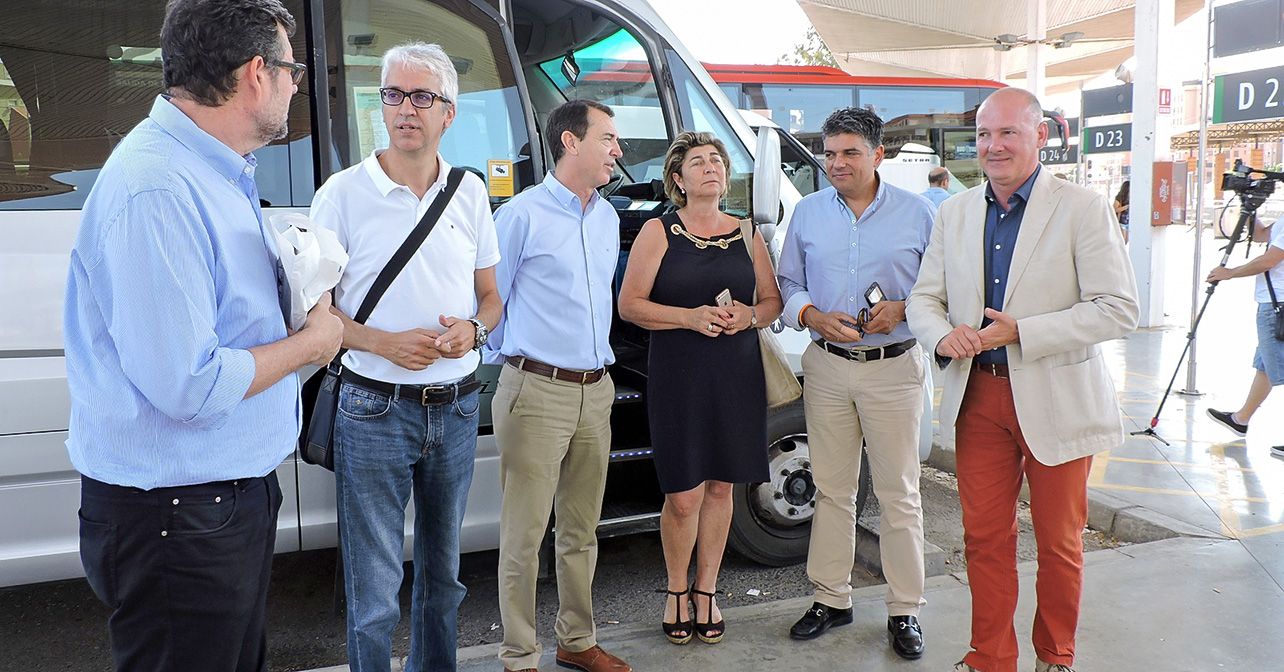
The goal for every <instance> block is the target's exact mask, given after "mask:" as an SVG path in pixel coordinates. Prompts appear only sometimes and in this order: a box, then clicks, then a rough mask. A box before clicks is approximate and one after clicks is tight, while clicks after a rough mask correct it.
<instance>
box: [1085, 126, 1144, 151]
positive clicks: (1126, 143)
mask: <svg viewBox="0 0 1284 672" xmlns="http://www.w3.org/2000/svg"><path fill="white" fill-rule="evenodd" d="M1080 145H1081V146H1082V147H1083V153H1084V154H1105V153H1107V152H1129V151H1132V124H1111V125H1109V126H1094V127H1092V128H1085V129H1083V140H1082V141H1081V142H1080Z"/></svg>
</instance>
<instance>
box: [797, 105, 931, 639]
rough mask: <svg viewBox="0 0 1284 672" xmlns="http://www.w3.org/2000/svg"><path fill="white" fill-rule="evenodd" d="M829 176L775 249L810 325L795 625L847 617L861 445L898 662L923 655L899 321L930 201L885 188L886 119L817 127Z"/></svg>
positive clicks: (915, 431) (910, 419)
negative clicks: (807, 530)
mask: <svg viewBox="0 0 1284 672" xmlns="http://www.w3.org/2000/svg"><path fill="white" fill-rule="evenodd" d="M821 134H822V136H823V137H824V143H825V169H826V173H827V174H828V175H829V179H830V182H831V183H832V184H833V185H834V186H833V187H830V188H828V189H824V190H822V191H818V192H816V193H814V194H810V195H808V196H807V197H805V198H803V199H802V201H800V202H799V203H798V206H797V207H796V208H794V214H793V218H792V219H791V221H790V223H789V231H788V233H787V236H786V238H785V244H784V248H783V250H782V251H781V255H780V268H779V275H778V279H779V281H780V291H781V295H782V296H783V298H784V300H785V312H784V314H783V315H782V319H784V321H785V323H786V324H788V325H789V326H792V327H794V328H796V329H802V328H807V329H810V330H811V336H812V338H813V339H814V341H815V342H814V343H813V344H812V345H811V346H809V347H808V348H807V350H806V352H804V353H803V358H802V365H803V374H804V376H805V377H806V380H807V389H806V391H805V394H804V396H803V401H804V404H805V407H806V412H807V435H808V441H809V445H810V457H811V462H812V469H811V471H812V475H813V477H814V478H815V483H816V513H815V517H814V518H813V519H812V528H811V547H810V549H809V551H808V554H807V575H808V577H809V578H810V579H811V581H812V583H814V584H815V585H816V590H815V597H814V599H815V603H814V604H813V605H812V608H811V609H809V610H808V611H807V613H806V614H804V615H803V617H802V618H801V619H799V621H798V622H797V623H795V624H794V626H793V628H791V629H790V636H792V637H793V638H794V639H812V638H814V637H818V636H820V635H821V634H822V633H824V632H825V631H826V630H827V629H829V628H830V627H833V626H836V625H845V624H848V623H851V622H852V609H851V604H852V603H851V572H852V563H853V562H854V560H855V551H856V491H857V489H858V485H859V483H860V456H861V441H862V439H863V440H865V442H866V444H867V445H866V453H867V454H868V455H869V464H870V468H871V469H872V470H873V472H872V476H873V481H874V492H875V493H877V495H878V501H879V503H880V504H881V505H882V507H883V515H882V520H881V522H880V526H879V530H880V539H881V543H880V548H881V553H882V556H883V573H884V574H885V575H886V577H887V598H886V602H887V613H888V620H887V629H888V637H889V638H890V640H891V645H892V650H893V651H895V652H896V654H897V655H899V656H901V657H903V658H910V659H914V658H919V657H920V656H922V655H923V632H922V629H921V628H920V626H919V624H918V612H919V609H920V608H921V607H922V605H923V604H924V603H925V602H924V600H923V512H922V504H921V502H920V498H919V492H918V475H919V466H918V442H919V421H920V420H921V419H922V415H923V371H924V364H923V353H922V349H921V348H920V347H919V346H918V345H917V343H916V342H915V340H914V337H913V335H912V334H911V333H910V330H909V325H907V324H905V298H906V297H907V296H909V291H910V288H912V287H913V286H914V281H915V279H916V278H917V277H918V267H919V264H920V262H921V260H922V257H923V252H924V251H925V250H926V249H927V245H928V242H929V240H930V239H931V231H932V220H933V218H934V217H935V215H936V208H935V207H933V205H932V204H931V202H930V201H928V200H927V199H925V198H923V197H922V196H919V195H916V194H913V193H911V192H908V191H905V190H904V189H900V188H897V187H894V186H892V185H890V184H887V183H886V182H884V181H883V180H882V179H880V178H879V176H878V172H877V168H878V165H879V163H881V162H882V159H883V146H882V143H883V122H882V120H880V119H879V118H878V116H877V115H875V114H874V113H873V112H870V111H869V110H861V109H857V108H846V109H842V110H838V111H836V112H834V113H833V114H832V115H830V117H829V119H827V120H826V121H825V123H824V125H823V126H822V127H821Z"/></svg>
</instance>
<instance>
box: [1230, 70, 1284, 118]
mask: <svg viewBox="0 0 1284 672" xmlns="http://www.w3.org/2000/svg"><path fill="white" fill-rule="evenodd" d="M1281 117H1284V66H1279V67H1274V68H1266V69H1265V70H1254V71H1252V72H1238V73H1235V74H1232V75H1218V76H1217V78H1216V80H1215V81H1214V83H1213V123H1214V124H1224V123H1227V122H1232V121H1261V120H1264V119H1279V118H1281Z"/></svg>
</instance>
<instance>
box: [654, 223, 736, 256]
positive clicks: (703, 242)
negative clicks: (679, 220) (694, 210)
mask: <svg viewBox="0 0 1284 672" xmlns="http://www.w3.org/2000/svg"><path fill="white" fill-rule="evenodd" d="M669 230H670V231H672V232H674V233H676V234H679V235H681V236H682V237H683V238H686V239H687V240H689V241H691V242H693V243H695V246H696V249H697V250H703V249H704V248H706V247H709V246H710V245H717V246H718V247H720V248H722V249H724V250H725V249H727V247H729V246H730V245H731V243H734V242H736V241H737V240H741V239H743V238H744V234H743V233H740V232H737V233H736V235H734V236H732V237H730V238H719V239H718V240H707V239H705V238H698V237H696V236H693V235H691V233H690V232H688V231H687V230H686V229H684V228H682V225H681V224H676V223H675V224H673V225H672V226H670V227H669Z"/></svg>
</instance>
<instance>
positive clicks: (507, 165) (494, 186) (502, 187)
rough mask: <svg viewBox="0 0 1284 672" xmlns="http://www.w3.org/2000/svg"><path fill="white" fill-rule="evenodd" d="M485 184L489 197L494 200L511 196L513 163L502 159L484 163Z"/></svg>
mask: <svg viewBox="0 0 1284 672" xmlns="http://www.w3.org/2000/svg"><path fill="white" fill-rule="evenodd" d="M486 168H487V170H486V178H487V179H486V183H487V185H489V189H490V195H491V196H493V197H496V198H507V197H510V196H512V195H513V162H512V161H507V160H504V159H490V160H489V161H487V162H486Z"/></svg>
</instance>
